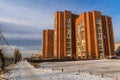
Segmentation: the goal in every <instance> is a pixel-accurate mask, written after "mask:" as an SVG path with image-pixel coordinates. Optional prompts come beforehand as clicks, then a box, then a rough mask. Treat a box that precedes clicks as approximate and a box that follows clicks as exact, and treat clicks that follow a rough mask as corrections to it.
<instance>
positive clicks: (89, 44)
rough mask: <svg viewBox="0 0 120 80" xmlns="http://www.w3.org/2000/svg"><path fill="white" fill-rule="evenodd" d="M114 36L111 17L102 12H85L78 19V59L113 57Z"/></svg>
mask: <svg viewBox="0 0 120 80" xmlns="http://www.w3.org/2000/svg"><path fill="white" fill-rule="evenodd" d="M113 55H115V52H114V35H113V26H112V19H111V17H108V16H104V15H102V14H101V12H98V11H93V12H84V13H82V14H80V15H79V18H77V19H76V58H78V57H79V58H87V59H88V58H89V59H91V58H92V59H98V58H104V57H111V56H113Z"/></svg>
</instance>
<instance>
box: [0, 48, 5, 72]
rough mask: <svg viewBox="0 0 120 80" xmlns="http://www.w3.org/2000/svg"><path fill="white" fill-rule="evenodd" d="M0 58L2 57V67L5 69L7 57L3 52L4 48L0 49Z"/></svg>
mask: <svg viewBox="0 0 120 80" xmlns="http://www.w3.org/2000/svg"><path fill="white" fill-rule="evenodd" d="M0 58H1V63H2V65H1V69H2V70H4V67H5V58H4V54H3V53H2V49H0Z"/></svg>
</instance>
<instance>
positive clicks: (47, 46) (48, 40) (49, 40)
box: [42, 30, 54, 58]
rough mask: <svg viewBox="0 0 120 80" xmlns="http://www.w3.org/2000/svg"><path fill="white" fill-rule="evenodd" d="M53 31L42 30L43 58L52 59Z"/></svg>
mask: <svg viewBox="0 0 120 80" xmlns="http://www.w3.org/2000/svg"><path fill="white" fill-rule="evenodd" d="M53 45H54V30H43V38H42V52H43V57H45V58H53V57H54V54H53V53H54V52H53V48H54V47H53Z"/></svg>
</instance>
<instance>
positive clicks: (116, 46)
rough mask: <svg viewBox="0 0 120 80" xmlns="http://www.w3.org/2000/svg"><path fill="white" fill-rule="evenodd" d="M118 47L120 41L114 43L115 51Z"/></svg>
mask: <svg viewBox="0 0 120 80" xmlns="http://www.w3.org/2000/svg"><path fill="white" fill-rule="evenodd" d="M118 47H120V42H116V43H115V51H116V50H117V49H118Z"/></svg>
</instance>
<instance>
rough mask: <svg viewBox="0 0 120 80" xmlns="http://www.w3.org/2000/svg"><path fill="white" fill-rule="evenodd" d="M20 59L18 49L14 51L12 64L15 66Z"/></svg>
mask: <svg viewBox="0 0 120 80" xmlns="http://www.w3.org/2000/svg"><path fill="white" fill-rule="evenodd" d="M21 59H22V56H21V53H20V51H19V49H15V50H14V63H15V64H16V63H17V62H18V61H21Z"/></svg>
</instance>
